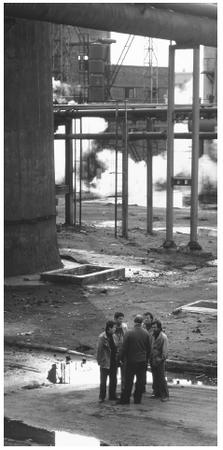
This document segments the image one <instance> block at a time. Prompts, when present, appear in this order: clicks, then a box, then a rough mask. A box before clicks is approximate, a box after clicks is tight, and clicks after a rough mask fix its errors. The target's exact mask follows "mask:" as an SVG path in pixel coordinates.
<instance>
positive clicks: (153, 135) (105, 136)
mask: <svg viewBox="0 0 223 450" xmlns="http://www.w3.org/2000/svg"><path fill="white" fill-rule="evenodd" d="M173 137H174V139H192V133H187V132H181V133H174V135H173ZM122 138H123V135H122V134H121V133H118V134H116V132H105V133H72V134H67V135H66V134H62V133H58V134H54V139H56V140H63V139H66V140H69V139H79V140H82V141H84V140H89V139H97V140H102V141H103V140H109V139H119V140H120V139H122ZM128 138H129V140H132V141H137V140H140V139H154V140H165V139H167V134H166V132H163V131H129V132H128ZM199 138H200V139H204V140H209V139H210V140H213V139H217V133H216V132H214V131H210V132H200V133H199Z"/></svg>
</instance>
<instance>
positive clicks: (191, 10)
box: [150, 3, 217, 20]
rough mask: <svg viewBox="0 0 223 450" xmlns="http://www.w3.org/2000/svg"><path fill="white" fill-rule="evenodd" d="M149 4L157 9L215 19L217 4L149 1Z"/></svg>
mask: <svg viewBox="0 0 223 450" xmlns="http://www.w3.org/2000/svg"><path fill="white" fill-rule="evenodd" d="M150 6H153V7H154V8H158V9H168V10H172V11H177V12H180V13H185V14H192V16H200V17H201V16H204V17H209V19H215V20H217V4H216V3H212V4H210V3H209V4H207V3H150Z"/></svg>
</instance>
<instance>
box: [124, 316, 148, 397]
mask: <svg viewBox="0 0 223 450" xmlns="http://www.w3.org/2000/svg"><path fill="white" fill-rule="evenodd" d="M142 323H143V317H142V316H141V315H139V314H138V315H137V316H136V317H135V319H134V328H133V329H132V330H130V331H127V333H126V334H125V336H124V341H123V345H122V348H121V351H120V360H121V361H125V360H126V375H125V386H124V390H123V392H122V395H121V398H120V401H119V402H118V403H120V404H129V402H130V396H131V392H132V386H133V381H134V377H135V376H136V383H135V391H134V394H133V396H134V403H141V399H142V393H143V390H144V386H145V376H146V369H147V364H148V359H149V356H150V338H149V334H148V333H147V331H146V330H145V329H144V328H143V327H142Z"/></svg>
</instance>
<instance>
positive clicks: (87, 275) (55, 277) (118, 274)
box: [40, 264, 125, 285]
mask: <svg viewBox="0 0 223 450" xmlns="http://www.w3.org/2000/svg"><path fill="white" fill-rule="evenodd" d="M124 277H125V269H124V268H122V267H120V268H114V267H102V266H97V265H91V264H81V265H79V266H77V267H73V268H70V269H68V268H64V269H58V270H51V271H49V272H43V273H41V274H40V278H41V279H42V280H45V281H51V282H61V283H73V284H78V285H85V284H95V283H102V282H104V281H105V280H112V279H120V278H124Z"/></svg>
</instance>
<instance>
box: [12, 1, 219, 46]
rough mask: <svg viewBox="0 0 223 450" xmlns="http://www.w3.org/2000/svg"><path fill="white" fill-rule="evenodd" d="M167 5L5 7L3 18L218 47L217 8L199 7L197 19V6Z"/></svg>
mask: <svg viewBox="0 0 223 450" xmlns="http://www.w3.org/2000/svg"><path fill="white" fill-rule="evenodd" d="M162 5H163V4H162ZM170 5H171V6H170ZM170 5H168V6H167V9H166V8H164V7H159V3H153V4H152V5H151V4H148V3H139V4H137V3H136V4H134V3H103V4H100V3H6V4H5V14H6V15H8V16H11V17H19V18H23V19H29V20H40V21H46V22H54V23H60V24H61V23H63V24H66V25H74V26H80V27H84V28H87V27H89V28H93V29H98V30H108V31H116V32H119V33H128V34H136V35H139V36H148V34H149V35H150V37H155V38H159V39H168V40H174V41H176V42H177V43H178V44H185V45H187V46H194V45H206V46H209V47H216V46H217V20H216V6H214V5H210V7H209V8H208V12H207V8H206V7H205V6H207V5H202V4H200V6H199V15H198V12H197V6H196V8H193V5H187V11H186V12H185V11H182V12H181V11H180V10H179V7H178V8H176V6H175V9H174V10H173V5H174V4H172V3H171V4H170ZM178 6H179V5H178ZM213 15H214V18H213Z"/></svg>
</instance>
